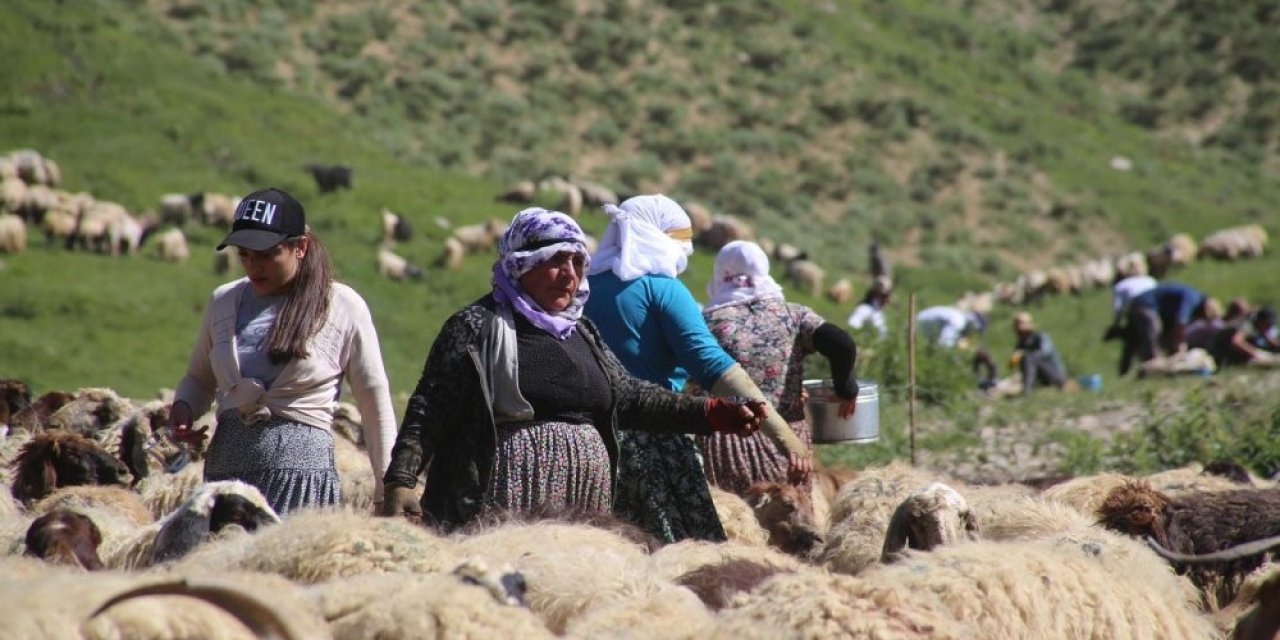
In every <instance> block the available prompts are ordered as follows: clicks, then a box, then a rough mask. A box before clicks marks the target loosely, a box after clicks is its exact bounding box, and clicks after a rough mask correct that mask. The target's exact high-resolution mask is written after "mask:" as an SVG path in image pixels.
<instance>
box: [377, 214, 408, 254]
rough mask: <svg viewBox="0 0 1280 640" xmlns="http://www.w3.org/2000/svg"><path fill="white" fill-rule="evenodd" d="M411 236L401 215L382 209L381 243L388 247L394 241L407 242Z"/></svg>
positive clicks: (405, 220)
mask: <svg viewBox="0 0 1280 640" xmlns="http://www.w3.org/2000/svg"><path fill="white" fill-rule="evenodd" d="M412 235H413V231H412V229H411V227H410V226H409V221H408V220H407V219H406V218H405V217H404V216H402V215H400V214H398V213H396V212H394V211H392V210H390V209H388V208H386V207H383V208H382V243H383V244H385V245H387V246H390V245H392V244H394V243H395V242H396V241H400V242H407V241H408V240H409V238H410V237H411V236H412Z"/></svg>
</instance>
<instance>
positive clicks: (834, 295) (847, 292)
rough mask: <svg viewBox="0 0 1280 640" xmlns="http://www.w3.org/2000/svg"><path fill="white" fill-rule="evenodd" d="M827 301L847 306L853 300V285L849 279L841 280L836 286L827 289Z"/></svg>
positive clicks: (837, 281)
mask: <svg viewBox="0 0 1280 640" xmlns="http://www.w3.org/2000/svg"><path fill="white" fill-rule="evenodd" d="M827 299H829V300H831V301H832V302H834V303H836V304H840V305H842V304H845V303H846V302H848V301H849V300H851V299H853V283H852V282H850V281H849V279H848V278H840V279H839V280H836V282H835V284H833V285H831V286H830V287H827Z"/></svg>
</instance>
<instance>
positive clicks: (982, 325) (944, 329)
mask: <svg viewBox="0 0 1280 640" xmlns="http://www.w3.org/2000/svg"><path fill="white" fill-rule="evenodd" d="M916 328H917V330H918V331H919V332H920V335H921V336H923V337H924V338H925V339H926V340H929V341H931V342H933V343H934V344H937V345H938V346H940V347H947V348H952V347H955V346H956V345H957V344H958V343H959V342H960V339H961V338H963V337H964V336H966V335H969V334H972V333H982V331H983V330H985V329H986V328H987V319H986V317H985V316H983V315H982V314H981V313H978V312H976V311H964V310H962V309H959V308H957V307H950V306H936V307H928V308H926V309H924V310H922V311H920V312H919V313H917V314H916Z"/></svg>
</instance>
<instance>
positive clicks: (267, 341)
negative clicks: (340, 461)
mask: <svg viewBox="0 0 1280 640" xmlns="http://www.w3.org/2000/svg"><path fill="white" fill-rule="evenodd" d="M228 245H230V246H234V247H237V248H238V249H239V256H240V264H241V265H242V266H243V267H244V271H245V277H244V278H241V279H239V280H236V281H234V282H229V283H227V284H224V285H222V286H220V287H218V288H217V289H216V290H214V292H213V296H212V298H211V299H210V302H209V306H208V308H207V310H206V311H205V316H204V323H203V325H202V326H201V328H200V333H199V335H198V336H197V338H196V344H195V348H194V349H193V350H192V352H191V360H190V363H189V364H188V367H187V374H186V376H184V377H183V379H182V381H181V382H180V383H179V384H178V388H177V391H176V392H175V394H174V401H173V405H172V407H171V410H170V414H169V416H170V417H169V425H170V427H171V428H172V437H173V438H174V439H177V440H179V441H182V442H186V443H188V444H191V445H195V446H199V444H200V443H201V442H202V441H203V440H204V438H205V436H204V429H201V430H199V431H196V430H194V429H193V428H192V422H193V420H194V418H195V416H198V415H201V414H203V413H204V412H205V411H206V410H208V408H209V406H210V405H211V404H212V403H213V402H214V401H215V400H216V402H217V430H216V431H215V433H214V436H213V440H212V442H210V443H209V450H208V452H207V456H206V460H205V467H204V478H205V480H206V481H215V480H232V479H235V480H242V481H244V482H247V483H249V484H252V485H254V486H256V487H258V489H260V490H261V491H262V493H263V495H264V496H266V498H267V501H268V502H270V503H271V506H272V507H273V508H274V509H275V510H276V512H277V513H280V514H284V513H287V512H288V511H290V510H292V509H295V508H299V507H319V506H328V505H335V504H338V503H339V502H340V501H341V499H342V496H341V485H340V482H339V479H338V474H337V470H336V469H335V467H334V462H333V433H332V424H333V412H334V409H335V408H336V406H337V402H338V394H339V391H340V388H341V383H342V380H343V378H344V377H345V378H346V380H347V381H348V383H349V384H350V386H351V390H352V392H353V393H354V395H355V400H356V405H357V406H358V407H359V409H360V413H361V416H362V417H363V423H364V440H365V446H366V448H367V449H368V452H369V462H370V464H371V465H372V467H373V475H374V478H375V479H377V480H378V482H379V485H380V482H381V478H382V475H383V473H384V472H385V471H386V468H387V461H388V459H389V457H390V453H391V445H392V443H393V442H394V440H395V433H396V426H395V417H394V413H393V409H392V406H391V394H390V386H389V384H388V382H387V375H386V371H385V370H384V368H383V365H382V354H381V350H380V348H379V346H378V335H377V331H376V330H375V329H374V326H373V320H372V318H371V316H370V314H369V308H368V306H367V305H366V304H365V302H364V300H363V299H361V297H360V296H359V294H357V293H356V292H355V291H354V290H353V289H351V288H350V287H348V286H346V285H344V284H341V283H338V282H334V281H333V278H332V267H331V266H330V264H329V256H328V253H327V252H326V250H325V248H324V245H323V244H321V242H320V240H319V239H318V238H316V236H315V233H314V232H313V231H312V230H311V229H310V228H308V227H307V225H306V213H305V211H304V210H303V207H302V204H301V203H299V202H298V201H297V200H295V199H294V198H293V197H292V196H290V195H289V194H287V193H285V192H284V191H281V190H279V189H266V190H263V191H257V192H254V193H251V194H249V195H248V196H246V197H245V198H244V199H243V200H242V201H241V202H240V204H239V205H238V206H237V207H236V214H235V220H234V223H233V224H232V227H231V233H230V234H229V235H228V236H227V237H226V239H225V240H223V241H222V243H221V244H220V245H218V249H222V248H223V247H225V246H228ZM374 495H375V496H377V497H378V498H381V496H382V487H381V486H378V487H376V491H375V493H374Z"/></svg>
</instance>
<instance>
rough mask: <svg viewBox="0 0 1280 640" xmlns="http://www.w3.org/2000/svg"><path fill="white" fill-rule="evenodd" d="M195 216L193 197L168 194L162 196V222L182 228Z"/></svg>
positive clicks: (181, 194) (183, 194) (182, 194)
mask: <svg viewBox="0 0 1280 640" xmlns="http://www.w3.org/2000/svg"><path fill="white" fill-rule="evenodd" d="M194 214H195V209H194V208H193V207H192V206H191V197H190V196H188V195H187V194H185V193H166V194H164V195H163V196H160V220H161V222H165V223H168V224H173V225H178V226H182V225H184V224H186V223H187V221H188V220H190V219H191V216H193V215H194Z"/></svg>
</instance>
